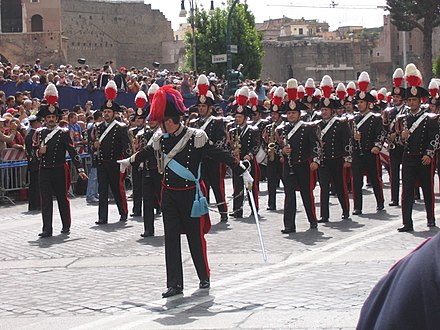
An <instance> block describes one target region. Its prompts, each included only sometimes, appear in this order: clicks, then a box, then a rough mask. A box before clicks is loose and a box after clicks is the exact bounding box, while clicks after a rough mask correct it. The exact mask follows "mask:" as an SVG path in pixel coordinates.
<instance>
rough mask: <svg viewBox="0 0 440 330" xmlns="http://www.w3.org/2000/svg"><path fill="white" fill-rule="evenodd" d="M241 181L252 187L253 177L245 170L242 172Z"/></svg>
mask: <svg viewBox="0 0 440 330" xmlns="http://www.w3.org/2000/svg"><path fill="white" fill-rule="evenodd" d="M243 181H244V184H245V185H246V186H247V187H252V183H254V178H253V177H252V175H251V174H250V173H249V171H245V172H244V173H243Z"/></svg>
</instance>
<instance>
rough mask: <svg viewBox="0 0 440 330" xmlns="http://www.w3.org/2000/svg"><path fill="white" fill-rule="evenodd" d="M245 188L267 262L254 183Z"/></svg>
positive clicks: (264, 258)
mask: <svg viewBox="0 0 440 330" xmlns="http://www.w3.org/2000/svg"><path fill="white" fill-rule="evenodd" d="M249 165H250V163H249ZM249 168H250V166H249V167H248V170H249ZM245 188H246V190H247V192H248V196H249V201H250V202H251V207H252V212H253V213H254V217H255V224H256V225H257V231H258V238H259V240H260V246H261V252H262V254H263V260H264V262H265V263H267V254H266V248H265V246H264V240H263V233H262V232H261V227H260V219H259V217H258V213H257V207H256V206H255V200H254V195H253V194H252V184H251V183H250V184H249V186H246V185H245Z"/></svg>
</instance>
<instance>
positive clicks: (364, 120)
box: [356, 112, 373, 129]
mask: <svg viewBox="0 0 440 330" xmlns="http://www.w3.org/2000/svg"><path fill="white" fill-rule="evenodd" d="M372 115H373V113H372V112H369V113H367V114H366V115H365V116H364V118H362V120H361V121H360V122H358V123H357V124H356V128H357V129H359V128H361V126H362V125H363V124H364V123H365V122H366V121H367V120H368V118H370V117H371V116H372Z"/></svg>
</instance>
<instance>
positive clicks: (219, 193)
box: [190, 74, 228, 222]
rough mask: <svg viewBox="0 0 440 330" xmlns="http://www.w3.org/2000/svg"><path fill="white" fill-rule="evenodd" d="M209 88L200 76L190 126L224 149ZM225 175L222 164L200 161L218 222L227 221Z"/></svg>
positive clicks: (222, 127)
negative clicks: (210, 191) (212, 197)
mask: <svg viewBox="0 0 440 330" xmlns="http://www.w3.org/2000/svg"><path fill="white" fill-rule="evenodd" d="M209 88H210V83H209V81H208V78H207V77H206V76H205V75H204V74H201V75H200V76H199V78H198V79H197V90H198V98H197V103H196V106H197V110H198V114H199V117H198V118H196V119H194V120H192V121H191V122H190V126H191V127H193V128H198V129H201V130H203V131H205V133H206V135H207V136H208V139H209V143H210V144H212V145H215V146H217V147H218V148H220V149H225V148H226V130H225V125H224V124H223V118H221V117H217V116H214V115H213V111H214V94H213V93H212V91H211V90H209ZM225 174H226V168H225V165H224V164H223V163H222V162H218V161H216V160H214V159H212V158H210V157H207V158H204V159H203V160H202V178H203V182H204V183H205V186H206V191H207V197H208V196H209V190H210V188H212V191H213V192H214V196H215V201H216V203H217V208H218V211H219V213H220V221H222V222H226V221H228V205H227V204H226V196H225ZM208 201H209V198H208Z"/></svg>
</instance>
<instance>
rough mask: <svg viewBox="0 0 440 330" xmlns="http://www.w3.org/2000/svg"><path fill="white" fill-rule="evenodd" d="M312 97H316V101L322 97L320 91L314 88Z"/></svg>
mask: <svg viewBox="0 0 440 330" xmlns="http://www.w3.org/2000/svg"><path fill="white" fill-rule="evenodd" d="M313 96H314V97H316V98H317V99H318V100H320V99H321V97H322V94H321V90H320V89H318V88H316V89H315V92H314V93H313Z"/></svg>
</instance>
